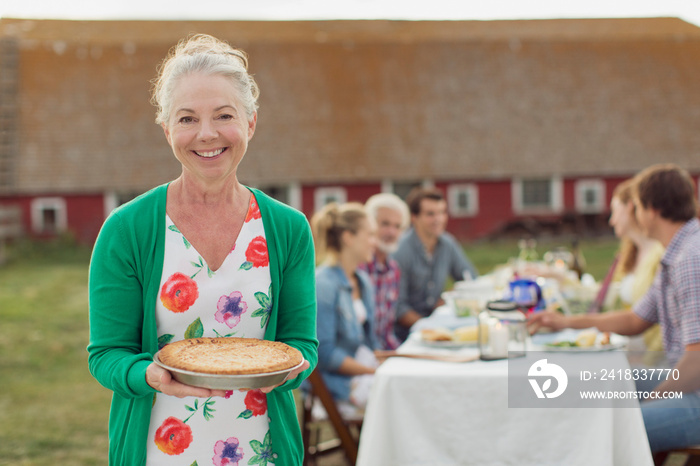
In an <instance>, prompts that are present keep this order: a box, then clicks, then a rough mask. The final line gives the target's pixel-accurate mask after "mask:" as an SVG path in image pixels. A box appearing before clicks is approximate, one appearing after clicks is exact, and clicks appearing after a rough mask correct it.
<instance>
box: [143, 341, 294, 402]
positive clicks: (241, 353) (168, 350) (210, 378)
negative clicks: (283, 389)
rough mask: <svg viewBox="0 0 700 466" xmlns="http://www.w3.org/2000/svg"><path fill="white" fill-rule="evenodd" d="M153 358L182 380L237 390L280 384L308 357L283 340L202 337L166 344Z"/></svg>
mask: <svg viewBox="0 0 700 466" xmlns="http://www.w3.org/2000/svg"><path fill="white" fill-rule="evenodd" d="M153 361H154V362H155V363H156V364H158V365H159V366H161V367H163V368H164V369H166V370H167V371H169V372H170V373H171V374H172V375H173V378H174V379H175V380H177V381H178V382H181V383H184V384H187V385H192V386H195V387H203V388H210V389H218V390H237V389H256V388H263V387H270V386H273V385H277V384H280V383H282V382H284V380H285V379H286V378H287V376H288V375H289V373H290V372H292V371H293V370H294V369H297V368H298V367H299V366H301V365H302V364H303V363H304V358H303V356H302V354H301V352H299V350H297V349H295V348H292V347H291V346H289V345H287V344H285V343H282V342H279V341H268V340H258V339H256V338H205V337H200V338H191V339H187V340H180V341H177V342H175V343H170V344H168V345H166V346H164V347H163V348H162V349H161V350H160V351H158V352H157V353H156V354H155V355H154V356H153Z"/></svg>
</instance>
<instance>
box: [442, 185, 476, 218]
mask: <svg viewBox="0 0 700 466" xmlns="http://www.w3.org/2000/svg"><path fill="white" fill-rule="evenodd" d="M447 206H448V209H449V212H450V216H451V217H474V216H475V215H477V214H478V213H479V189H478V187H477V185H476V184H474V183H463V184H453V185H450V186H448V187H447Z"/></svg>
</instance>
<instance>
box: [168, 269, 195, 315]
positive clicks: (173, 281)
mask: <svg viewBox="0 0 700 466" xmlns="http://www.w3.org/2000/svg"><path fill="white" fill-rule="evenodd" d="M198 297H199V290H198V289H197V282H196V281H194V280H192V279H191V278H190V277H188V276H187V275H184V274H182V273H180V272H176V273H174V274H172V275H171V276H170V278H168V280H167V281H166V282H165V283H163V288H161V290H160V301H161V302H162V303H163V306H165V307H166V308H167V309H169V310H171V311H173V312H177V313H179V312H185V311H186V310H188V309H189V308H190V306H192V305H193V304H194V302H195V301H196V300H197V298H198Z"/></svg>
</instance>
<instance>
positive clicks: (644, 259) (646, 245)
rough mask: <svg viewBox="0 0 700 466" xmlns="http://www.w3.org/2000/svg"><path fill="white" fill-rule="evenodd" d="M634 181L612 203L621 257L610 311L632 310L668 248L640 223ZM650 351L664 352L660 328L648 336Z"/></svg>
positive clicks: (612, 220) (622, 185) (609, 301)
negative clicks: (652, 237) (649, 234)
mask: <svg viewBox="0 0 700 466" xmlns="http://www.w3.org/2000/svg"><path fill="white" fill-rule="evenodd" d="M633 189H634V184H633V180H631V179H630V180H626V181H623V182H622V183H620V184H619V185H617V187H616V188H615V191H613V197H612V200H611V201H610V210H611V215H610V222H609V223H610V226H612V227H613V228H614V230H615V236H617V237H618V238H620V253H619V255H618V259H617V262H616V265H615V271H614V274H613V278H612V286H611V287H610V290H609V292H608V296H607V297H606V300H605V303H606V307H607V308H610V309H632V306H633V305H634V303H636V302H637V301H638V300H639V299H640V298H641V297H642V296H644V294H645V293H646V292H647V290H648V289H649V287H650V286H651V282H652V281H653V280H654V276H655V275H656V271H657V269H658V266H659V262H660V261H661V257H662V256H663V254H664V247H663V246H662V245H661V243H659V242H658V241H656V240H655V239H651V238H649V237H648V236H647V235H646V234H645V233H644V232H643V231H642V229H641V227H640V226H639V224H638V223H637V220H636V217H635V207H634V202H633V198H632V194H633ZM643 338H644V343H646V349H647V350H650V351H662V343H661V335H660V333H659V328H658V325H655V326H654V327H652V328H650V329H649V330H647V331H646V332H645V333H644V336H643Z"/></svg>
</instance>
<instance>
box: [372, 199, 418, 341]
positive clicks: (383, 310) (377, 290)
mask: <svg viewBox="0 0 700 466" xmlns="http://www.w3.org/2000/svg"><path fill="white" fill-rule="evenodd" d="M365 209H366V210H367V215H369V216H370V217H371V218H373V219H374V220H375V223H376V228H377V246H376V248H375V251H374V256H373V257H372V260H371V261H369V262H368V263H366V264H364V265H362V269H363V270H364V271H365V272H367V274H368V275H369V277H370V279H371V280H372V284H373V285H374V297H375V308H374V322H375V325H374V328H375V331H376V332H377V340H378V343H379V349H382V350H394V349H396V348H397V347H398V346H399V344H400V342H399V340H398V338H396V335H395V334H394V324H395V323H396V304H397V303H398V299H399V280H400V277H401V270H400V269H399V264H398V263H397V262H396V261H395V260H394V259H392V258H391V257H390V255H391V254H393V253H395V252H396V250H397V249H398V247H399V239H400V238H401V234H402V233H403V232H404V230H406V228H407V227H408V222H409V221H410V219H409V216H410V215H409V213H408V207H407V206H406V203H405V202H404V201H402V200H401V198H400V197H399V196H397V195H396V194H391V193H379V194H375V195H374V196H372V197H370V198H369V199H367V202H366V203H365Z"/></svg>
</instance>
